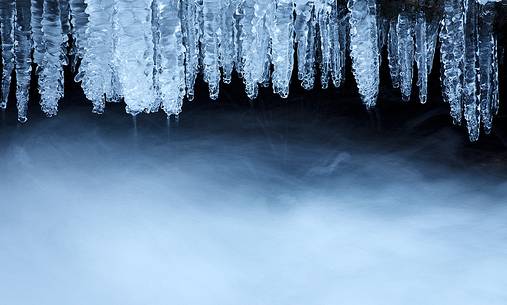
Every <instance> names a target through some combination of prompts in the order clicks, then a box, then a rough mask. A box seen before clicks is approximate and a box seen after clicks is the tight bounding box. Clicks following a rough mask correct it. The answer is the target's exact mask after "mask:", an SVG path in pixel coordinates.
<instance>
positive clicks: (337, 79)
mask: <svg viewBox="0 0 507 305" xmlns="http://www.w3.org/2000/svg"><path fill="white" fill-rule="evenodd" d="M330 31H331V67H332V68H331V78H332V79H333V85H334V86H335V87H337V88H338V87H339V86H340V85H341V84H342V82H343V81H344V80H345V63H346V56H347V40H348V34H349V14H348V10H347V8H345V7H342V6H340V5H337V4H334V5H333V7H332V10H331V30H330Z"/></svg>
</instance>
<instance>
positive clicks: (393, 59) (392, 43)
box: [387, 19, 400, 88]
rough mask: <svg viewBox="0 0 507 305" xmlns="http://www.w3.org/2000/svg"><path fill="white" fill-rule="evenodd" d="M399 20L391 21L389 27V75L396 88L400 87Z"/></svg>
mask: <svg viewBox="0 0 507 305" xmlns="http://www.w3.org/2000/svg"><path fill="white" fill-rule="evenodd" d="M397 24H398V20H397V19H396V20H391V22H390V25H389V34H388V44H387V56H388V60H389V74H390V75H391V82H392V84H393V87H394V88H399V87H400V66H399V64H398V32H397V29H396V25H397Z"/></svg>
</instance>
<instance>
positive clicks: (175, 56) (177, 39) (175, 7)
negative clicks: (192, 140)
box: [154, 0, 185, 115]
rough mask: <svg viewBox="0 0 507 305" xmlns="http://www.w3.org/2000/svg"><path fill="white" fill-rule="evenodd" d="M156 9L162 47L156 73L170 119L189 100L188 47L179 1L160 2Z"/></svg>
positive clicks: (157, 1) (163, 102)
mask: <svg viewBox="0 0 507 305" xmlns="http://www.w3.org/2000/svg"><path fill="white" fill-rule="evenodd" d="M154 3H155V5H154V8H155V9H156V15H157V19H158V31H157V33H156V34H157V36H159V39H160V44H159V45H158V52H157V53H158V56H157V62H156V63H157V65H156V71H157V74H158V82H159V90H160V91H159V92H160V98H161V100H162V108H163V109H164V111H165V112H166V113H167V115H172V114H174V115H178V114H179V113H180V112H181V106H182V102H183V97H184V96H185V68H184V65H183V64H184V58H185V57H184V56H185V54H184V47H183V42H182V36H181V24H180V19H179V18H178V12H179V2H178V1H177V0H156V1H155V2H154Z"/></svg>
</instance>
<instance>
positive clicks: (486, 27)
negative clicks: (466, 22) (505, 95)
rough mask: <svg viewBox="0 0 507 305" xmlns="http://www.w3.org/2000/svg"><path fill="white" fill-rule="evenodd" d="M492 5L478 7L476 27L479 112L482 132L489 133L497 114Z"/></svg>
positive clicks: (495, 47) (496, 77)
mask: <svg viewBox="0 0 507 305" xmlns="http://www.w3.org/2000/svg"><path fill="white" fill-rule="evenodd" d="M494 20H495V11H494V4H493V3H488V4H486V5H484V6H481V7H480V18H479V26H478V37H479V39H478V40H479V41H478V52H477V54H478V61H479V66H480V68H479V69H480V70H479V74H480V78H479V79H480V83H479V86H480V112H481V118H482V124H483V126H484V131H485V132H486V133H488V134H489V133H490V132H491V129H492V125H493V124H492V122H493V116H494V115H496V114H497V112H498V104H499V102H498V59H497V39H496V35H495V33H494V30H493V24H494Z"/></svg>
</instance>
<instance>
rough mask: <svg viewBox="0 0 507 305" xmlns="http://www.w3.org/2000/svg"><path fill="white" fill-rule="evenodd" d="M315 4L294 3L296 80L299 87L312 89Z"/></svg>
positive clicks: (307, 2)
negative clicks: (298, 82)
mask: <svg viewBox="0 0 507 305" xmlns="http://www.w3.org/2000/svg"><path fill="white" fill-rule="evenodd" d="M314 16H315V3H314V1H301V0H300V1H297V2H296V21H295V25H294V27H295V34H296V41H297V59H298V79H299V80H300V81H301V86H302V87H303V88H305V89H307V90H309V89H312V88H313V86H314V83H315V27H316V22H315V18H314Z"/></svg>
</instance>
